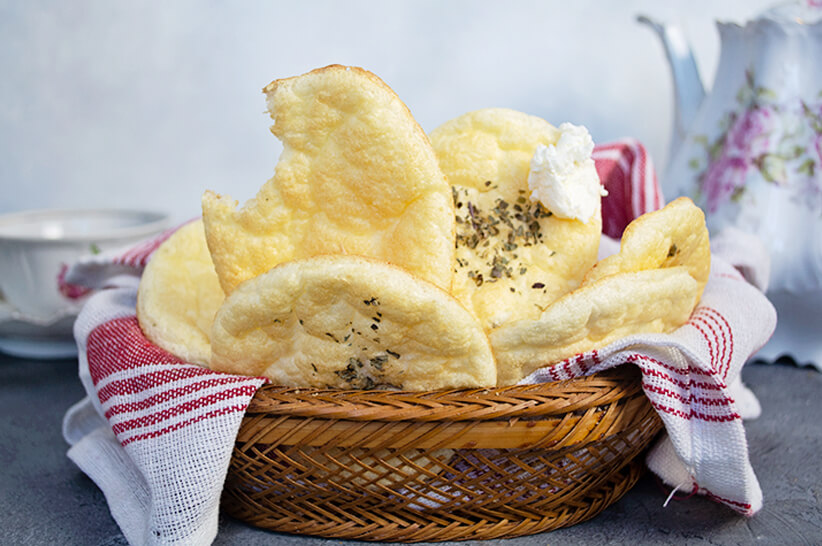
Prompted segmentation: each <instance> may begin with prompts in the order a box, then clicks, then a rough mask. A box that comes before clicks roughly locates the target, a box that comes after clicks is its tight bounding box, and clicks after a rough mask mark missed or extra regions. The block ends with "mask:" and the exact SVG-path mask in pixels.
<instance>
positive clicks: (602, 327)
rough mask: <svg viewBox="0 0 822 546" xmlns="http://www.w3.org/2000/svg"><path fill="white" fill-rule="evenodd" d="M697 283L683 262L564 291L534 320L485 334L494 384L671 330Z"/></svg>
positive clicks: (685, 312) (684, 315) (689, 305)
mask: <svg viewBox="0 0 822 546" xmlns="http://www.w3.org/2000/svg"><path fill="white" fill-rule="evenodd" d="M698 291H699V286H698V283H697V281H696V280H694V278H693V277H692V276H691V275H690V274H689V273H688V271H687V269H686V268H685V267H682V266H677V267H671V268H666V269H650V270H646V271H637V272H627V273H619V274H615V275H609V276H606V277H603V278H601V279H599V280H597V281H594V282H592V283H590V284H586V285H584V286H581V287H580V288H578V289H577V290H574V291H573V292H571V293H569V294H567V295H565V296H564V297H562V298H560V299H559V300H557V301H556V302H554V303H553V304H552V305H551V306H549V307H548V308H547V309H546V310H545V312H544V313H542V315H541V316H540V317H539V319H538V320H521V321H517V322H513V323H510V324H506V325H504V326H501V327H499V328H497V329H496V330H494V331H492V332H491V333H490V334H489V337H490V339H491V345H492V347H493V350H494V354H495V356H496V358H497V365H498V378H497V380H498V384H499V385H511V384H515V383H517V382H518V381H520V380H521V379H523V378H524V377H526V376H527V375H528V374H530V373H531V372H533V371H534V370H536V369H537V368H541V367H543V366H546V365H548V364H552V363H555V362H559V361H561V360H564V359H566V358H569V357H571V356H574V355H575V354H578V353H582V352H586V351H590V350H593V349H596V348H598V347H603V346H605V345H607V344H609V343H611V342H613V341H616V340H618V339H620V338H624V337H626V336H630V335H633V334H638V333H661V332H670V331H672V330H674V329H676V328H678V327H679V326H681V325H682V324H684V323H685V322H687V320H688V317H689V316H690V314H691V312H692V311H693V308H694V304H695V302H696V297H697V293H698Z"/></svg>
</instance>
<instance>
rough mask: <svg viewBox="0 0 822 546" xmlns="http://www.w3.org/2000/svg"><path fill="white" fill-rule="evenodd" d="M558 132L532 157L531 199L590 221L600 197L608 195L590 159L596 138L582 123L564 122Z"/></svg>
mask: <svg viewBox="0 0 822 546" xmlns="http://www.w3.org/2000/svg"><path fill="white" fill-rule="evenodd" d="M559 131H560V137H559V140H558V141H557V143H556V144H552V145H550V146H545V145H543V144H540V145H539V146H537V149H536V150H535V151H534V156H533V157H532V158H531V171H530V172H529V173H528V190H529V191H530V192H531V201H539V202H540V203H542V204H543V206H545V208H547V209H548V210H550V211H551V212H552V213H553V214H554V215H556V216H558V217H559V218H567V219H573V220H579V221H581V222H582V223H584V224H587V223H588V221H589V220H590V219H591V217H592V216H593V215H594V213H595V212H596V211H597V210H598V207H599V204H600V198H601V197H603V196H605V195H608V192H607V191H605V188H603V187H602V184H600V182H599V175H597V170H596V166H595V165H594V160H593V159H592V158H591V153H592V152H593V151H594V141H593V139H592V138H591V135H590V133H588V129H586V128H585V127H583V126H581V125H573V124H572V123H563V124H562V125H560V126H559Z"/></svg>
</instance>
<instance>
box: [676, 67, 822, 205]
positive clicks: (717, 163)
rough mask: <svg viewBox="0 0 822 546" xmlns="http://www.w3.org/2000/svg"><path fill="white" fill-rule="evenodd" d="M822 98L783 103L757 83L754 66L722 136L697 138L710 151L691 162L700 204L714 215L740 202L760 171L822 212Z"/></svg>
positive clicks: (722, 125)
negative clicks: (748, 182) (749, 180)
mask: <svg viewBox="0 0 822 546" xmlns="http://www.w3.org/2000/svg"><path fill="white" fill-rule="evenodd" d="M817 99H819V100H818V101H817V102H815V103H812V104H809V103H808V102H806V101H804V100H801V99H794V100H788V101H782V102H780V101H779V100H778V97H777V95H776V93H774V92H773V91H772V90H770V89H768V88H766V87H763V86H761V85H757V83H756V77H755V74H754V71H753V69H751V68H749V69H748V70H747V71H746V73H745V83H744V85H743V86H742V87H741V88H740V89H739V91H738V93H737V94H736V103H737V105H738V108H736V109H734V110H732V111H730V112H728V113H727V114H726V115H725V116H724V117H723V118H722V119H721V120H720V121H719V129H720V131H719V136H717V137H716V139H714V140H713V141H711V140H710V139H709V138H708V137H707V136H706V135H694V136H693V137H692V138H693V139H694V142H696V143H697V144H698V145H699V147H698V148H697V149H702V150H703V151H704V154H703V155H702V156H701V157H693V158H691V159H690V161H689V166H690V168H691V169H693V170H695V171H698V172H699V174H698V176H697V180H698V189H697V195H696V198H697V200H698V201H700V202H701V203H702V204H703V205H704V206H705V208H706V209H707V210H708V211H709V212H716V211H717V210H718V209H720V208H721V207H722V206H723V205H725V204H726V203H728V202H736V201H739V200H740V198H741V197H742V196H743V195H744V193H745V191H746V180H747V178H748V175H749V173H752V172H755V173H756V174H758V175H759V176H761V177H762V178H763V179H764V180H766V181H767V182H769V183H772V184H775V185H777V186H779V187H783V188H784V189H785V190H786V191H788V192H790V193H791V196H792V198H793V199H794V200H795V201H796V202H798V203H801V204H802V205H804V206H807V207H809V208H810V209H811V210H813V211H815V212H817V213H819V214H822V92H820V93H818V94H817ZM808 142H813V144H814V145H813V147H809V146H808V145H807V143H808Z"/></svg>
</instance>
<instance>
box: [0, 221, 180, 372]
mask: <svg viewBox="0 0 822 546" xmlns="http://www.w3.org/2000/svg"><path fill="white" fill-rule="evenodd" d="M166 227H168V216H167V215H166V214H164V213H159V212H151V211H135V210H114V209H87V210H33V211H24V212H16V213H11V214H5V215H0V351H3V352H6V353H11V354H15V355H18V356H26V357H42V358H57V357H68V356H71V355H73V354H76V347H75V346H74V340H73V338H72V325H73V322H74V318H75V317H76V316H77V313H78V312H79V309H80V307H81V306H82V303H83V301H84V299H85V297H79V298H78V297H67V296H66V295H64V294H63V293H62V292H61V290H60V285H59V282H58V279H59V277H60V275H61V272H62V271H63V270H64V269H65V268H66V267H67V266H68V265H69V264H72V263H74V262H76V261H77V260H78V259H79V258H81V257H82V256H85V255H88V254H94V253H97V252H103V251H106V250H110V249H113V248H119V247H124V246H127V245H131V244H134V243H136V242H138V241H140V240H142V239H145V238H147V237H150V236H152V235H154V234H157V233H159V232H160V231H161V230H163V229H165V228H166Z"/></svg>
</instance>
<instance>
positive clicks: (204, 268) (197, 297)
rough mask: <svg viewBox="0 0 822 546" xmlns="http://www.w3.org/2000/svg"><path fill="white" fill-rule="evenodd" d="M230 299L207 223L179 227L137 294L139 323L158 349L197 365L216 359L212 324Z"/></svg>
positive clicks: (162, 247) (158, 252) (158, 254)
mask: <svg viewBox="0 0 822 546" xmlns="http://www.w3.org/2000/svg"><path fill="white" fill-rule="evenodd" d="M224 299H225V295H224V294H223V290H222V288H221V287H220V281H219V280H218V279H217V273H216V272H215V271H214V264H213V263H212V262H211V255H210V254H209V253H208V247H207V246H206V240H205V233H204V232H203V222H202V221H201V220H196V221H194V222H191V223H189V224H186V225H185V226H183V227H181V228H180V229H178V230H177V231H176V232H174V234H173V235H172V236H171V237H169V238H168V239H167V240H166V241H165V242H164V243H163V244H162V245H160V248H158V249H157V250H156V251H155V252H154V254H153V255H152V256H151V259H150V260H149V262H148V264H147V265H146V268H145V270H144V271H143V276H142V278H141V279H140V287H139V289H138V293H137V319H138V321H139V323H140V327H141V329H142V330H143V333H144V334H145V336H146V337H147V338H148V339H149V340H150V341H151V342H152V343H154V344H155V345H158V346H159V347H162V348H163V349H165V350H166V351H168V352H170V353H172V354H174V355H176V356H178V357H180V358H182V359H183V360H186V361H188V362H193V363H195V364H200V365H207V364H208V361H209V358H210V356H211V342H210V337H211V323H212V321H213V320H214V315H215V313H216V312H217V309H218V308H219V307H220V305H221V304H222V302H223V300H224Z"/></svg>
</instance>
